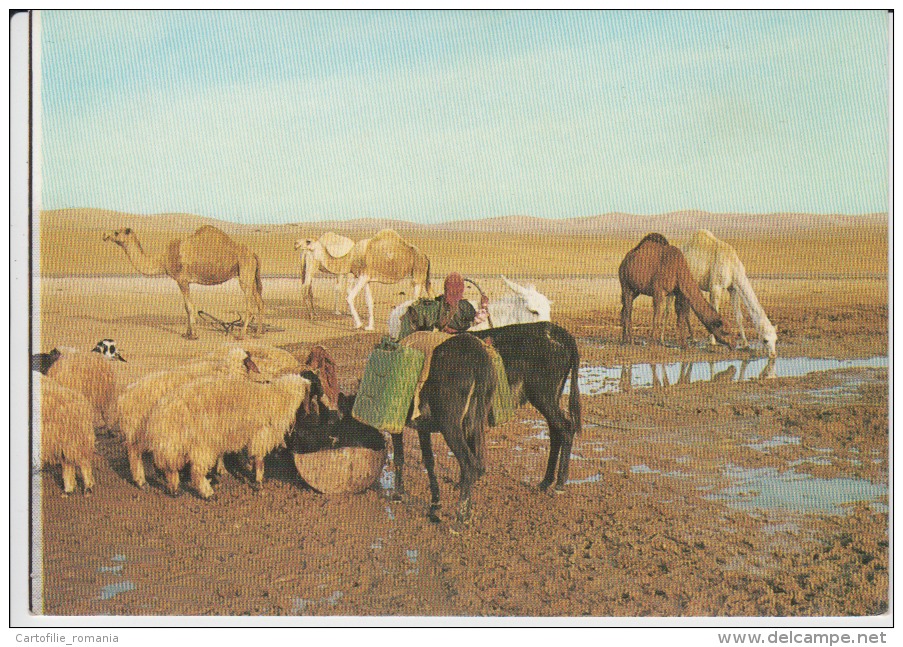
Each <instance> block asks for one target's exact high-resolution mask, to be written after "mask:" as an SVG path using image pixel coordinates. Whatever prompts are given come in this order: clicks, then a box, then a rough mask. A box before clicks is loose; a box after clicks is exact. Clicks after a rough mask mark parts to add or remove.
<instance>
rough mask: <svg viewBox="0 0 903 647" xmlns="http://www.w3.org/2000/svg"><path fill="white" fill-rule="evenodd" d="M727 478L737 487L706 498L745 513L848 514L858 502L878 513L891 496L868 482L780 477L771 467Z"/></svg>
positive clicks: (732, 471) (736, 471)
mask: <svg viewBox="0 0 903 647" xmlns="http://www.w3.org/2000/svg"><path fill="white" fill-rule="evenodd" d="M724 475H725V476H726V477H727V478H729V479H730V480H732V481H734V483H735V484H734V485H732V486H730V487H728V488H725V489H723V490H721V491H719V492H717V493H715V494H710V495H708V496H706V498H707V499H710V500H716V501H725V502H726V503H727V504H728V505H730V506H731V507H734V508H739V509H742V510H754V509H760V510H787V511H791V512H801V513H826V514H845V513H846V510H845V509H844V507H843V505H844V504H847V503H855V502H858V501H869V502H872V505H873V508H874V509H876V510H878V509H879V508H880V507H882V504H880V503H877V501H876V499H878V498H879V497H880V496H883V495H886V494H887V486H886V485H878V484H876V483H872V482H871V481H866V480H864V479H853V478H833V479H822V478H815V477H812V476H810V475H808V474H800V473H797V472H795V471H793V470H789V471H787V472H784V473H780V472H778V471H777V470H776V469H774V468H771V467H764V468H756V469H746V468H742V467H737V466H735V465H730V466H728V468H727V469H726V470H725V472H724ZM883 507H884V508H886V507H887V506H883Z"/></svg>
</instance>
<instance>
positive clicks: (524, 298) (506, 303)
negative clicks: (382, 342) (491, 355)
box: [388, 276, 552, 339]
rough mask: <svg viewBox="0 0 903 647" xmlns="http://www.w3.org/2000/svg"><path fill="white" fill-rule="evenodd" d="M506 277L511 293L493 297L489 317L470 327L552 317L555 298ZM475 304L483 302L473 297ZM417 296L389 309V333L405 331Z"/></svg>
mask: <svg viewBox="0 0 903 647" xmlns="http://www.w3.org/2000/svg"><path fill="white" fill-rule="evenodd" d="M502 280H503V281H504V282H505V285H507V286H508V288H509V289H510V290H511V292H510V293H509V294H505V295H504V296H502V297H500V298H498V299H495V300H494V301H490V302H489V305H488V307H487V310H488V311H489V318H488V319H487V320H486V321H484V322H482V323H480V324H477V325H475V326H473V327H472V328H471V329H470V330H485V329H486V328H501V327H502V326H510V325H511V324H516V323H533V322H536V321H551V318H552V302H551V301H549V298H548V297H547V296H545V295H544V294H542V293H541V292H539V291H538V290H537V289H536V287H535V286H533V285H527V286H524V285H518V284H517V283H515V282H514V281H510V280H508V279H507V278H505V277H504V276H502ZM470 302H471V303H472V304H473V306H474V308H476V309H477V310H479V308H480V304H479V303H478V302H477V301H474V300H470ZM412 303H414V301H413V300H411V301H405V302H404V303H402V304H401V305H400V306H397V307H396V308H395V309H393V310H392V312H390V313H389V321H388V326H389V335H390V336H391V337H392V338H393V339H398V337H399V336H400V335H401V318H402V317H403V316H404V313H405V312H407V310H408V308H409V307H410V306H411V304H412Z"/></svg>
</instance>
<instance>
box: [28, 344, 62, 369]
mask: <svg viewBox="0 0 903 647" xmlns="http://www.w3.org/2000/svg"><path fill="white" fill-rule="evenodd" d="M62 355H63V354H62V353H61V352H60V349H59V348H54V349H53V350H52V351H50V352H49V353H32V355H31V370H32V371H37V372H38V373H40V374H41V375H47V371H49V370H50V367H51V366H53V365H54V364H55V363H56V360H58V359H59V358H60V357H62Z"/></svg>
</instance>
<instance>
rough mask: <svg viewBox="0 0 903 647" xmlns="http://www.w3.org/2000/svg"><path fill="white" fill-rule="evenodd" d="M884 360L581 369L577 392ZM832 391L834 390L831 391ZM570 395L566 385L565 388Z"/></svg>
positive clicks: (738, 378) (875, 364)
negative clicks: (578, 390)
mask: <svg viewBox="0 0 903 647" xmlns="http://www.w3.org/2000/svg"><path fill="white" fill-rule="evenodd" d="M887 367H888V358H887V357H884V356H876V357H867V358H862V359H819V358H814V357H778V358H776V359H769V358H767V357H761V358H758V359H753V360H740V359H734V360H720V361H713V362H672V363H668V364H633V365H629V364H628V365H623V366H612V367H609V366H582V367H580V371H579V377H578V379H579V381H580V392H581V393H583V394H586V395H599V394H602V393H619V392H622V391H629V390H630V389H643V388H651V387H659V388H661V387H668V386H673V385H676V384H692V383H694V382H712V381H722V380H723V381H731V382H745V381H750V380H758V379H768V378H775V377H803V376H805V375H809V374H810V373H821V372H826V371H838V370H843V369H850V368H887ZM832 388H835V387H832ZM564 392H565V393H569V392H570V381H569V382H568V383H567V384H566V385H565V389H564Z"/></svg>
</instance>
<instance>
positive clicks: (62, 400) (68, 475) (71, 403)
mask: <svg viewBox="0 0 903 647" xmlns="http://www.w3.org/2000/svg"><path fill="white" fill-rule="evenodd" d="M35 381H36V382H37V385H38V388H39V389H40V392H41V429H40V434H41V464H42V465H62V466H63V496H67V495H69V494H72V493H73V492H74V491H75V473H76V472H75V470H76V468H78V469H80V470H81V473H82V481H83V482H84V486H85V494H90V493H91V491H92V490H93V488H94V476H93V473H92V471H91V463H92V461H93V459H94V413H95V412H94V407H93V406H92V405H91V403H90V402H88V399H87V398H86V397H85V396H84V395H82V394H81V393H80V392H78V391H77V390H75V389H71V388H69V387H67V386H63V385H62V384H60V383H59V382H57V381H56V380H53V379H51V378H48V377H44V376H42V375H40V374H37V373H36V374H35Z"/></svg>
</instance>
